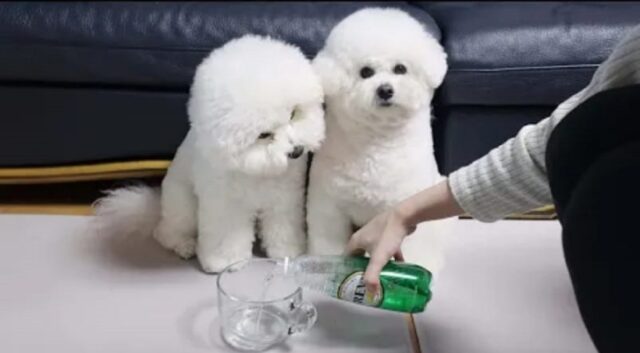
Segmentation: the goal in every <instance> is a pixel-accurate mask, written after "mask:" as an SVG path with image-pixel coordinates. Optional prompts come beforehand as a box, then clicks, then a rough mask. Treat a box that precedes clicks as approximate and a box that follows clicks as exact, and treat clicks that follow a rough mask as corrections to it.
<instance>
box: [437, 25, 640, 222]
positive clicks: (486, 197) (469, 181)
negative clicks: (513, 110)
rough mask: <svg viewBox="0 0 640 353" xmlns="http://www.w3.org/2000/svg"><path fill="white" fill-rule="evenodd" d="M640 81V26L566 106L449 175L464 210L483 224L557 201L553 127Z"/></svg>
mask: <svg viewBox="0 0 640 353" xmlns="http://www.w3.org/2000/svg"><path fill="white" fill-rule="evenodd" d="M636 83H640V26H636V27H634V28H633V29H632V30H630V31H629V33H628V34H627V35H626V36H625V37H624V38H623V39H622V40H621V41H620V43H618V45H617V46H616V47H615V48H614V49H613V52H612V53H611V54H610V55H609V57H608V58H607V60H605V62H603V63H602V64H601V65H600V66H599V67H598V69H597V70H596V72H595V73H594V75H593V77H592V79H591V82H590V83H589V85H587V87H585V88H584V89H582V90H581V91H580V92H578V93H576V94H574V95H573V96H571V97H570V98H569V99H567V100H566V101H564V102H563V103H562V104H560V105H559V106H558V107H557V108H556V109H555V110H554V111H553V113H551V115H550V116H549V117H547V118H545V119H543V120H541V121H540V122H538V123H537V124H532V125H527V126H524V127H523V128H522V129H521V130H520V131H519V132H518V134H517V135H516V136H515V137H513V138H511V139H509V140H508V141H506V142H505V143H504V144H502V145H501V146H498V147H496V148H494V149H493V150H492V151H491V152H489V153H488V154H487V155H485V156H484V157H482V158H480V159H478V160H476V161H475V162H473V163H471V164H470V165H468V166H466V167H463V168H460V169H458V170H457V171H455V172H453V173H451V174H450V175H449V185H450V187H451V190H452V192H453V195H454V197H455V199H456V200H457V201H458V203H459V204H460V207H462V209H463V210H464V211H465V212H466V213H468V214H469V215H471V216H472V217H474V218H476V219H478V220H480V221H483V222H493V221H496V220H498V219H501V218H504V217H506V216H508V215H510V214H514V213H520V212H525V211H528V210H531V209H534V208H537V207H541V206H544V205H547V204H550V203H552V201H553V200H552V198H551V190H550V188H549V181H548V179H547V169H546V165H545V151H546V148H547V141H548V140H549V136H550V135H551V132H552V131H553V129H554V128H555V127H556V126H557V125H558V123H559V122H560V121H561V120H562V119H563V118H564V117H565V116H566V115H567V114H568V113H569V112H570V111H571V110H572V109H573V108H575V107H576V106H577V105H579V104H580V103H582V102H583V101H584V100H586V99H588V98H589V97H591V96H592V95H594V94H596V93H598V92H600V91H604V90H607V89H611V88H616V87H622V86H627V85H631V84H636Z"/></svg>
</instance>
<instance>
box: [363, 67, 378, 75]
mask: <svg viewBox="0 0 640 353" xmlns="http://www.w3.org/2000/svg"><path fill="white" fill-rule="evenodd" d="M375 73H376V72H375V71H373V69H372V68H370V67H369V66H365V67H363V68H362V69H360V77H362V78H369V77H371V76H373V75H375Z"/></svg>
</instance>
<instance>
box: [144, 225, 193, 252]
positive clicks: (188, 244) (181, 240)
mask: <svg viewBox="0 0 640 353" xmlns="http://www.w3.org/2000/svg"><path fill="white" fill-rule="evenodd" d="M153 238H154V239H155V240H156V241H157V242H158V243H160V245H162V246H163V247H164V248H166V249H168V250H171V251H173V252H175V253H176V254H178V256H180V257H181V258H183V259H190V258H192V257H193V256H194V255H195V253H196V239H195V238H193V237H190V236H176V235H175V234H172V235H169V234H168V233H165V232H162V231H160V230H156V231H155V232H154V233H153Z"/></svg>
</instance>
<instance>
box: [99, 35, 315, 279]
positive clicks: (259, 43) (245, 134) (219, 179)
mask: <svg viewBox="0 0 640 353" xmlns="http://www.w3.org/2000/svg"><path fill="white" fill-rule="evenodd" d="M322 102H323V91H322V85H321V82H320V79H319V77H318V76H317V75H316V73H315V72H314V70H313V68H312V66H311V63H310V62H309V61H308V60H307V59H306V58H305V57H304V55H303V54H302V52H301V51H300V50H299V49H298V48H297V47H294V46H292V45H289V44H285V43H283V42H280V41H277V40H274V39H270V38H266V37H259V36H253V35H248V36H244V37H242V38H239V39H235V40H232V41H230V42H228V43H227V44H225V45H224V46H222V47H221V48H219V49H216V50H214V51H213V52H212V53H211V54H210V55H209V56H208V57H207V58H205V59H204V61H203V62H202V63H201V64H200V66H199V67H198V68H197V70H196V73H195V78H194V81H193V84H192V86H191V96H190V99H189V102H188V114H189V120H190V123H191V129H190V131H189V133H188V134H187V136H186V138H185V140H184V141H183V143H182V145H181V146H180V147H179V148H178V151H177V153H176V155H175V158H174V159H173V162H172V163H171V166H170V168H169V170H168V172H167V175H166V177H165V178H164V180H163V182H162V188H161V192H160V190H157V189H151V188H148V187H144V186H137V187H130V188H123V189H118V190H113V191H111V192H110V193H109V195H108V196H106V197H105V198H103V199H101V200H99V202H98V203H97V207H96V214H97V220H98V225H99V226H100V227H102V228H103V230H104V227H107V230H108V231H109V232H110V233H114V232H117V233H121V234H123V233H124V234H141V235H147V234H148V235H151V234H153V237H154V238H155V239H156V240H157V241H158V242H160V244H162V245H163V246H164V247H166V248H167V249H171V250H173V251H175V252H176V253H177V254H178V255H180V256H181V257H183V258H189V257H191V256H193V255H194V253H195V254H197V256H198V259H199V261H200V264H201V266H202V268H203V270H205V271H207V272H218V271H220V270H222V269H223V268H224V267H226V266H227V265H229V264H231V263H233V262H235V261H238V260H242V259H246V258H249V257H251V256H252V244H253V241H254V231H255V222H256V221H258V222H259V224H260V227H258V228H259V229H260V230H261V232H260V237H261V240H262V244H263V246H264V248H265V250H266V252H267V255H269V256H271V257H284V256H297V255H299V254H301V253H303V252H304V251H305V250H306V239H305V232H304V191H305V190H304V187H305V175H306V168H307V152H308V151H313V150H315V149H317V148H318V147H319V146H320V143H321V142H322V140H323V139H324V132H325V127H324V112H323V108H322Z"/></svg>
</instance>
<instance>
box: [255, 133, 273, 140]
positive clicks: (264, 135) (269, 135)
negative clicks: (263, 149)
mask: <svg viewBox="0 0 640 353" xmlns="http://www.w3.org/2000/svg"><path fill="white" fill-rule="evenodd" d="M272 137H273V132H263V133H261V134H260V135H259V136H258V138H259V139H260V140H264V139H270V138H272Z"/></svg>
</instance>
